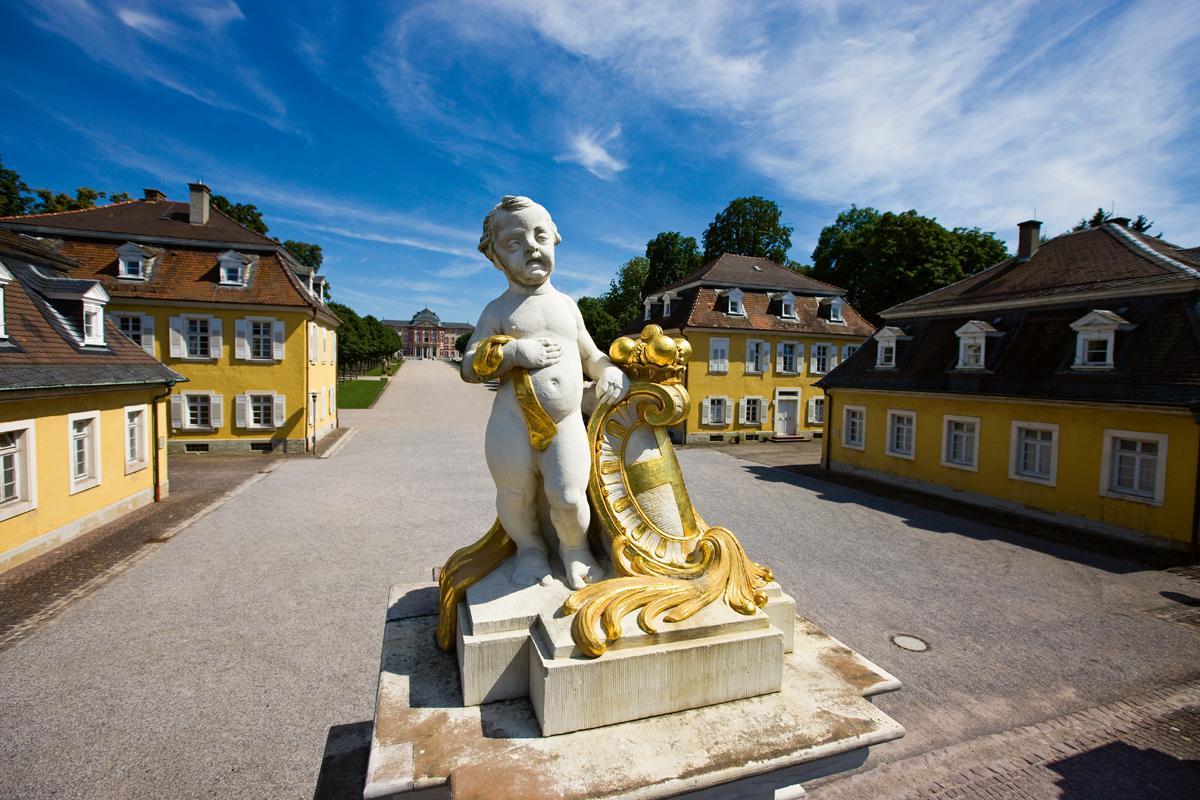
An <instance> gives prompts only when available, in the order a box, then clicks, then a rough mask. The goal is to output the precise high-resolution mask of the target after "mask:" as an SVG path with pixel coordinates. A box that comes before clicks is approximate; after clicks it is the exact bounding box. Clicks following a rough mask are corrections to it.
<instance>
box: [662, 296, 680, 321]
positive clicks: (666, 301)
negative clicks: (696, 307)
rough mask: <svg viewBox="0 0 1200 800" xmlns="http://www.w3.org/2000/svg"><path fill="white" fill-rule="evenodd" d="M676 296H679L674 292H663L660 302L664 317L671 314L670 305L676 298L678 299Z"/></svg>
mask: <svg viewBox="0 0 1200 800" xmlns="http://www.w3.org/2000/svg"><path fill="white" fill-rule="evenodd" d="M678 297H679V296H678V295H677V294H675V293H674V292H664V293H663V299H662V302H663V311H662V315H663V316H664V317H669V316H671V306H672V304H673V303H674V302H675V300H677V299H678Z"/></svg>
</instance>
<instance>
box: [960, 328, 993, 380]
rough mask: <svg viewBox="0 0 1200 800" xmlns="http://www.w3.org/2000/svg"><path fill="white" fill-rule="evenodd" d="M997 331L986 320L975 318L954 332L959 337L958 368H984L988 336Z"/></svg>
mask: <svg viewBox="0 0 1200 800" xmlns="http://www.w3.org/2000/svg"><path fill="white" fill-rule="evenodd" d="M996 333H997V331H996V329H995V328H993V327H992V326H991V325H989V324H987V323H986V322H981V321H979V320H977V319H973V320H971V321H970V322H968V323H967V324H966V325H963V326H962V327H961V328H959V329H958V330H956V331H955V332H954V335H955V336H957V337H958V369H983V367H984V363H985V360H986V358H987V337H988V336H989V335H994V334H996Z"/></svg>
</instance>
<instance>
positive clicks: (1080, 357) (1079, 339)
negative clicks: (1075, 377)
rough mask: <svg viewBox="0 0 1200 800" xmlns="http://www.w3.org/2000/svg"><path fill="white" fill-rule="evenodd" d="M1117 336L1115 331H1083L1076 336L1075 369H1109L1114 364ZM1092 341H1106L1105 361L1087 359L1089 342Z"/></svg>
mask: <svg viewBox="0 0 1200 800" xmlns="http://www.w3.org/2000/svg"><path fill="white" fill-rule="evenodd" d="M1116 341H1117V336H1116V333H1115V332H1114V331H1081V332H1080V333H1078V334H1076V336H1075V363H1074V364H1073V365H1072V367H1073V368H1074V369H1085V370H1109V369H1112V368H1113V366H1114V364H1113V348H1114V346H1115V345H1116ZM1090 342H1104V361H1102V362H1100V363H1096V362H1094V361H1088V360H1087V353H1088V344H1089V343H1090Z"/></svg>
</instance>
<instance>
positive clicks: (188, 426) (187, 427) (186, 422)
mask: <svg viewBox="0 0 1200 800" xmlns="http://www.w3.org/2000/svg"><path fill="white" fill-rule="evenodd" d="M193 395H196V396H200V395H203V396H205V397H207V398H208V421H209V424H208V425H193V424H192V423H191V417H192V415H191V414H190V413H189V412H188V398H189V397H191V396H193ZM216 396H217V393H216V392H214V391H212V390H211V389H191V390H188V391H183V392H180V393H179V394H177V395H176V397H180V398H182V400H183V408H182V411H183V416H182V418H181V420H180V421H181V422H182V423H183V425H182V426H181V427H180V428H179V430H182V431H215V430H217V426H216V425H213V424H212V418H213V398H214V397H216Z"/></svg>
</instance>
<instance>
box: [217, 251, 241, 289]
mask: <svg viewBox="0 0 1200 800" xmlns="http://www.w3.org/2000/svg"><path fill="white" fill-rule="evenodd" d="M217 264H218V266H217V270H218V271H219V273H220V279H221V285H222V286H245V285H246V272H247V269H246V258H245V257H244V256H242V255H241V254H240V253H236V252H234V251H233V250H226V251H225V252H224V253H222V254H221V255H219V256H217Z"/></svg>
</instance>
